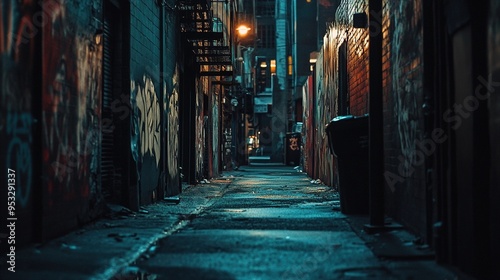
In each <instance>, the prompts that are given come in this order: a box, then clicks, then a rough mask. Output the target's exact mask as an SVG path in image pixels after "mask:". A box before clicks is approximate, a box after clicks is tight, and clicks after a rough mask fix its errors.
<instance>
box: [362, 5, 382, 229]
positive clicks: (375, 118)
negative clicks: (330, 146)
mask: <svg viewBox="0 0 500 280" xmlns="http://www.w3.org/2000/svg"><path fill="white" fill-rule="evenodd" d="M368 4H369V11H370V15H369V19H370V21H369V22H370V26H369V28H370V29H369V31H370V46H369V50H368V51H369V57H370V58H369V63H370V64H369V65H370V66H369V68H370V69H369V75H370V78H369V85H370V96H369V113H370V115H369V116H370V117H369V147H370V148H369V149H370V151H369V155H370V157H369V161H370V162H369V166H370V174H369V179H370V183H369V184H370V185H369V202H370V205H369V209H370V224H369V225H367V226H366V227H365V229H371V230H372V231H373V230H374V229H380V228H383V227H384V135H383V129H384V126H383V122H384V119H383V118H384V116H383V108H384V107H383V105H384V104H383V93H382V89H383V86H382V0H369V3H368Z"/></svg>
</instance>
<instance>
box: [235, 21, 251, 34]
mask: <svg viewBox="0 0 500 280" xmlns="http://www.w3.org/2000/svg"><path fill="white" fill-rule="evenodd" d="M250 30H252V28H250V27H248V26H246V25H244V24H242V25H240V26H238V28H236V31H238V35H240V36H242V37H244V36H246V35H247V34H248V32H249V31H250Z"/></svg>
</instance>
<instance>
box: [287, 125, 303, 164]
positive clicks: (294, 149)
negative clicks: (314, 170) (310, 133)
mask: <svg viewBox="0 0 500 280" xmlns="http://www.w3.org/2000/svg"><path fill="white" fill-rule="evenodd" d="M301 138H302V136H301V134H300V132H288V133H287V134H286V137H285V164H286V165H291V166H297V165H300V156H301V155H300V153H301V151H300V146H301V145H302V141H301Z"/></svg>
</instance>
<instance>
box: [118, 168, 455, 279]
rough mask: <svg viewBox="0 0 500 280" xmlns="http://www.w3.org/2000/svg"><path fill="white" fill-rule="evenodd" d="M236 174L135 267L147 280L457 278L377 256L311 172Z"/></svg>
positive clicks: (276, 170) (285, 170)
mask: <svg viewBox="0 0 500 280" xmlns="http://www.w3.org/2000/svg"><path fill="white" fill-rule="evenodd" d="M235 177H236V178H235V179H234V181H233V183H232V184H230V185H229V186H228V187H227V189H226V190H225V192H223V194H222V196H221V197H220V198H218V199H217V200H215V202H214V203H213V204H212V205H211V206H209V207H207V208H206V209H205V210H204V211H202V212H201V213H199V214H197V215H190V216H189V217H186V219H187V220H190V222H189V223H188V224H187V225H186V226H185V227H184V228H182V229H180V230H178V231H176V232H174V233H173V234H172V235H170V236H168V237H166V238H164V239H162V240H160V241H159V242H158V243H157V244H156V245H155V246H154V247H153V248H152V249H151V250H149V251H148V253H147V255H146V256H143V257H142V258H140V259H139V261H138V262H137V263H136V264H134V269H139V270H140V271H141V272H140V273H139V274H140V275H141V277H144V278H145V279H422V278H421V277H424V276H425V277H426V279H454V277H451V274H446V273H445V272H444V270H443V271H439V270H438V271H432V272H431V271H429V270H425V269H422V268H423V266H422V263H419V262H413V263H404V264H403V265H397V264H396V265H395V264H394V263H395V262H394V261H393V262H392V263H391V262H387V261H383V260H381V259H379V258H377V257H376V256H375V255H374V254H373V253H372V251H371V250H370V249H369V248H368V247H367V244H366V242H365V241H364V240H362V239H361V238H360V237H359V236H358V235H357V234H356V233H355V231H354V230H353V229H352V227H351V225H350V221H349V219H348V217H346V216H344V215H343V214H342V213H340V211H339V203H338V202H339V201H338V196H337V194H336V192H334V191H332V190H331V188H329V187H327V186H324V185H321V184H314V183H312V182H310V178H308V177H307V176H306V175H305V174H304V173H300V172H297V171H296V170H294V169H292V168H290V167H273V168H269V167H264V168H263V167H246V168H244V169H243V170H240V171H238V172H237V173H235ZM201 187H203V186H201ZM396 263H397V262H396ZM418 266H422V267H420V268H419V267H418ZM424 266H425V264H424ZM132 271H133V270H132ZM130 272H131V271H130V270H129V271H128V273H127V270H124V271H122V272H121V273H119V274H118V275H116V279H126V278H127V274H129V273H130ZM144 278H141V279H144Z"/></svg>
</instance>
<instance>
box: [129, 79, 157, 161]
mask: <svg viewBox="0 0 500 280" xmlns="http://www.w3.org/2000/svg"><path fill="white" fill-rule="evenodd" d="M142 81H143V84H139V83H136V82H135V81H132V82H131V87H130V88H131V91H132V92H133V93H134V94H133V96H134V97H135V103H136V104H137V109H138V112H137V113H138V114H137V115H135V116H136V118H137V117H138V123H137V125H138V127H137V129H138V131H136V132H138V133H139V143H138V145H139V146H138V148H139V151H140V155H141V156H144V155H147V154H149V155H150V156H151V157H153V158H154V159H155V161H156V166H157V167H158V166H159V164H160V157H161V145H160V140H161V138H160V137H161V112H160V102H159V101H158V97H157V96H156V91H155V88H154V84H153V81H152V80H151V78H149V77H146V76H144V77H143V80H142Z"/></svg>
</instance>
